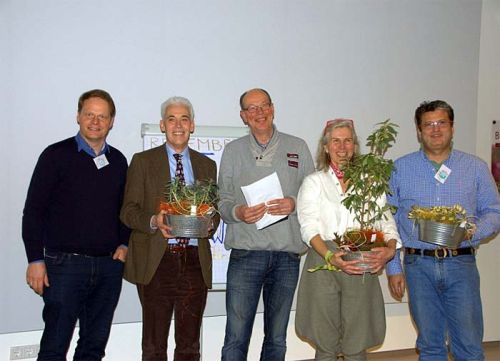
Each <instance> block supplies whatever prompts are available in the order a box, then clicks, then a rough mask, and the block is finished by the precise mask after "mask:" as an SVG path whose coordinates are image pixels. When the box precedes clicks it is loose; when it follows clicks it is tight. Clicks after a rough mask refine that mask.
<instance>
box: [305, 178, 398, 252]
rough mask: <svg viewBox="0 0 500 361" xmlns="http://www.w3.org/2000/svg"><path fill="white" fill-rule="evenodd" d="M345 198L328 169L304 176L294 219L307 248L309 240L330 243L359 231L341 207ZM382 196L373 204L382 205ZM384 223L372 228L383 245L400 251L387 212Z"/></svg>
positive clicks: (388, 212) (396, 232) (395, 232)
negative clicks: (391, 243) (350, 230)
mask: <svg viewBox="0 0 500 361" xmlns="http://www.w3.org/2000/svg"><path fill="white" fill-rule="evenodd" d="M345 197H346V194H344V193H343V192H342V186H341V184H340V181H339V180H338V178H337V177H336V175H335V173H334V172H333V171H332V170H331V169H330V168H329V169H328V171H327V172H325V171H317V172H315V173H312V174H310V175H309V176H307V177H306V178H305V179H304V181H303V183H302V186H301V187H300V190H299V194H298V196H297V215H298V218H299V223H300V233H301V235H302V240H303V241H304V242H305V243H307V245H308V246H309V247H310V246H311V244H310V242H311V239H312V238H313V237H314V236H315V235H317V234H319V235H320V237H321V238H322V239H323V240H325V241H328V240H332V239H333V238H335V234H337V235H338V236H341V235H342V234H343V233H344V232H345V231H346V230H347V229H348V228H351V227H356V226H358V227H359V224H357V222H355V221H354V216H353V215H352V214H351V213H350V212H349V211H348V210H347V208H346V207H345V206H344V205H343V204H342V203H341V201H342V200H343V199H344V198H345ZM385 202H386V197H385V195H384V196H383V197H382V198H380V199H379V200H378V201H377V203H379V204H380V205H384V204H385ZM386 216H387V219H382V220H380V221H378V222H377V223H376V224H375V227H376V228H377V229H379V230H381V231H382V232H383V233H384V239H385V241H386V242H387V241H388V240H390V239H395V240H396V241H397V246H396V248H401V239H400V238H399V234H398V230H397V227H396V222H395V221H394V217H393V216H392V214H391V212H390V211H387V212H386Z"/></svg>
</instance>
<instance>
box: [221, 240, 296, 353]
mask: <svg viewBox="0 0 500 361" xmlns="http://www.w3.org/2000/svg"><path fill="white" fill-rule="evenodd" d="M299 263H300V258H299V256H298V255H297V254H294V253H288V252H277V251H246V250H239V249H233V250H232V251H231V256H230V259H229V266H228V271H227V291H226V311H227V323H226V336H225V338H224V347H223V348H222V360H225V361H244V360H246V359H247V353H248V345H249V343H250V336H251V334H252V328H253V323H254V319H255V314H256V312H257V305H258V303H259V298H260V293H261V290H263V300H264V343H263V345H262V351H261V355H260V360H261V361H280V360H284V359H285V353H286V329H287V326H288V319H289V318H290V310H291V308H292V301H293V296H294V293H295V288H296V286H297V280H298V277H299Z"/></svg>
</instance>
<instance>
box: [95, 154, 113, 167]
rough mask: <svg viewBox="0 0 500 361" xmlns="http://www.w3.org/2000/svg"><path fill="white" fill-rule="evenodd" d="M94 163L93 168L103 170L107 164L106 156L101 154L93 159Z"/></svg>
mask: <svg viewBox="0 0 500 361" xmlns="http://www.w3.org/2000/svg"><path fill="white" fill-rule="evenodd" d="M94 163H95V166H96V167H97V169H101V168H104V167H105V166H107V165H108V164H109V162H108V158H106V155H104V154H101V155H100V156H98V157H95V158H94Z"/></svg>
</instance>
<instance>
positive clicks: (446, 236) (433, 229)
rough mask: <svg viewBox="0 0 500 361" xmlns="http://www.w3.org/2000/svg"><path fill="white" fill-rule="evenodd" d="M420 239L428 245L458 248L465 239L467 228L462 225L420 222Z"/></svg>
mask: <svg viewBox="0 0 500 361" xmlns="http://www.w3.org/2000/svg"><path fill="white" fill-rule="evenodd" d="M418 232H419V236H420V239H421V240H422V241H424V242H427V243H432V244H435V245H437V246H442V247H446V248H458V246H459V245H460V243H461V242H462V241H463V240H464V239H465V228H464V227H460V225H455V224H446V223H439V222H434V221H430V220H426V219H419V220H418Z"/></svg>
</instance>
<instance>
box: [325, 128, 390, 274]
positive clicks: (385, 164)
mask: <svg viewBox="0 0 500 361" xmlns="http://www.w3.org/2000/svg"><path fill="white" fill-rule="evenodd" d="M377 125H378V128H377V129H375V130H374V131H373V133H371V134H370V135H369V136H368V138H367V142H366V146H367V147H369V152H368V153H367V154H363V155H358V156H354V157H353V158H352V159H351V160H350V161H349V162H347V163H346V165H345V166H344V168H343V171H344V177H345V179H346V180H347V192H346V193H347V197H346V198H344V200H343V201H342V203H343V204H344V205H345V207H346V208H347V209H348V210H349V211H350V212H351V213H352V214H354V219H355V221H356V223H357V224H358V225H359V229H350V230H348V231H347V232H346V233H345V234H343V235H341V236H340V237H337V239H336V240H334V241H335V242H337V243H338V244H339V246H340V248H342V249H343V250H345V251H348V253H346V255H344V256H343V257H344V259H346V260H351V259H362V257H363V253H362V252H365V251H370V250H371V249H372V248H374V247H383V246H385V242H384V234H383V233H382V232H381V231H380V230H378V229H377V228H376V227H375V225H376V222H377V221H379V220H382V219H383V218H385V213H386V211H387V210H389V209H390V206H389V205H388V204H384V205H380V203H379V202H377V201H378V200H379V199H380V198H381V197H382V196H384V195H385V194H387V193H389V192H390V189H389V179H390V177H391V173H392V170H393V168H394V165H393V161H392V160H390V159H386V158H384V156H385V153H386V152H387V150H388V149H389V148H390V147H392V146H393V144H394V143H395V141H396V136H397V131H396V127H397V125H396V124H394V123H391V122H390V119H387V120H386V121H384V122H381V123H378V124H377ZM360 266H361V267H362V265H361V264H360ZM367 267H368V266H367Z"/></svg>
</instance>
